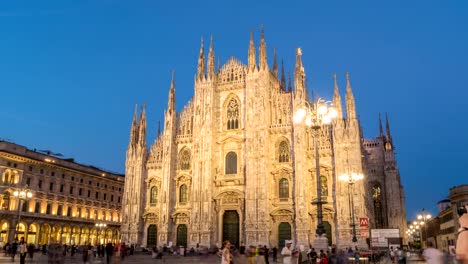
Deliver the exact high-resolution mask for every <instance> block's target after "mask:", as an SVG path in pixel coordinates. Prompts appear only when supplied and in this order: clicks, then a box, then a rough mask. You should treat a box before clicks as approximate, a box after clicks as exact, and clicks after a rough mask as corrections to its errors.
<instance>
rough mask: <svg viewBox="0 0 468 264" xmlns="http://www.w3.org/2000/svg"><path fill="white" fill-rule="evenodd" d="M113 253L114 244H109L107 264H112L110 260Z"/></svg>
mask: <svg viewBox="0 0 468 264" xmlns="http://www.w3.org/2000/svg"><path fill="white" fill-rule="evenodd" d="M112 253H114V246H112V243H107V246H106V260H107V264H110V260H111V257H112Z"/></svg>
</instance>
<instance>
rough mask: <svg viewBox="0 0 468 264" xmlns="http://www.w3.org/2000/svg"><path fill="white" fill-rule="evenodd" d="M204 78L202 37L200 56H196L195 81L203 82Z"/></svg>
mask: <svg viewBox="0 0 468 264" xmlns="http://www.w3.org/2000/svg"><path fill="white" fill-rule="evenodd" d="M204 77H205V51H204V47H203V37H202V38H201V45H200V55H199V56H198V68H197V79H198V80H203V79H204Z"/></svg>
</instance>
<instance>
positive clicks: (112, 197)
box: [111, 194, 114, 202]
mask: <svg viewBox="0 0 468 264" xmlns="http://www.w3.org/2000/svg"><path fill="white" fill-rule="evenodd" d="M113 201H114V195H113V194H112V195H111V202H113Z"/></svg>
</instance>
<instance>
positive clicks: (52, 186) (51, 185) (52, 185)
mask: <svg viewBox="0 0 468 264" xmlns="http://www.w3.org/2000/svg"><path fill="white" fill-rule="evenodd" d="M53 190H54V183H53V182H51V183H50V184H49V191H53Z"/></svg>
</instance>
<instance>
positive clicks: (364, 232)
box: [359, 229, 369, 238]
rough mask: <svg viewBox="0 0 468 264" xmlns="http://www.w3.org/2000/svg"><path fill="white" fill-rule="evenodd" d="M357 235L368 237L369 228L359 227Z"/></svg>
mask: <svg viewBox="0 0 468 264" xmlns="http://www.w3.org/2000/svg"><path fill="white" fill-rule="evenodd" d="M359 237H361V238H369V229H359Z"/></svg>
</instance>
